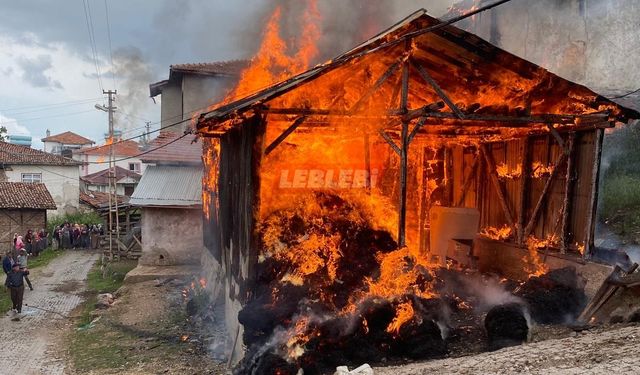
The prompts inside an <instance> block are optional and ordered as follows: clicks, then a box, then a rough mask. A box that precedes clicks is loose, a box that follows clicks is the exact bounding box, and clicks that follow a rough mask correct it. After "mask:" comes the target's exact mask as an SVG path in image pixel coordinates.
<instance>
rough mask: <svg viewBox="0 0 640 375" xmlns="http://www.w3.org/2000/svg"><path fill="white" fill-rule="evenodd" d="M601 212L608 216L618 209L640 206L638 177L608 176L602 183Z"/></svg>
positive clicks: (623, 209) (639, 181)
mask: <svg viewBox="0 0 640 375" xmlns="http://www.w3.org/2000/svg"><path fill="white" fill-rule="evenodd" d="M602 185H603V186H602V214H603V215H604V217H606V218H610V217H612V216H614V215H616V213H618V212H620V211H625V210H628V209H630V208H634V207H635V208H640V177H638V176H625V175H617V176H615V175H614V176H609V177H608V178H607V179H606V180H605V181H604V182H603V184H602Z"/></svg>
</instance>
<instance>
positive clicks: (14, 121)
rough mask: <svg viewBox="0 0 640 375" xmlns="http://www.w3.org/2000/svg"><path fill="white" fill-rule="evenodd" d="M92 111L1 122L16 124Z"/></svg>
mask: <svg viewBox="0 0 640 375" xmlns="http://www.w3.org/2000/svg"><path fill="white" fill-rule="evenodd" d="M90 112H93V111H92V110H88V111H78V112H69V113H60V114H57V115H49V116H43V117H32V118H26V119H21V120H10V121H0V124H14V123H18V122H28V121H35V120H44V119H50V118H55V117H66V116H75V115H79V114H82V113H90Z"/></svg>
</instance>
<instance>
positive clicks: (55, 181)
mask: <svg viewBox="0 0 640 375" xmlns="http://www.w3.org/2000/svg"><path fill="white" fill-rule="evenodd" d="M79 165H80V163H79V162H77V161H75V160H72V159H69V158H65V157H63V156H60V155H54V154H50V153H48V152H44V151H40V150H35V149H32V148H30V147H26V146H20V145H14V144H10V143H6V142H0V181H4V182H22V183H42V184H44V185H45V186H46V188H47V190H48V191H49V193H50V194H51V197H53V200H54V202H55V206H56V208H47V209H48V210H49V214H50V215H51V214H55V215H60V214H65V213H72V212H75V211H77V209H78V207H79V204H80V203H79V194H80V181H79V177H80V176H79V168H78V166H79Z"/></svg>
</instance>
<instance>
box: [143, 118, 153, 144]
mask: <svg viewBox="0 0 640 375" xmlns="http://www.w3.org/2000/svg"><path fill="white" fill-rule="evenodd" d="M146 124H147V125H145V126H144V138H143V139H144V145H145V146H148V145H149V131H150V130H151V121H147V122H146Z"/></svg>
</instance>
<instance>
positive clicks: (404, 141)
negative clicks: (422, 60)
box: [398, 61, 409, 247]
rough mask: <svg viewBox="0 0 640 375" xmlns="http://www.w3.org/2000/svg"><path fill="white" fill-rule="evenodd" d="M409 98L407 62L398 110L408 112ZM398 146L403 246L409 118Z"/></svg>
mask: <svg viewBox="0 0 640 375" xmlns="http://www.w3.org/2000/svg"><path fill="white" fill-rule="evenodd" d="M408 98H409V65H408V62H406V61H405V63H404V64H403V66H402V97H401V102H400V110H401V111H402V112H404V113H407V112H408V108H407V104H408ZM400 142H401V146H400V207H399V208H398V209H399V214H398V246H399V247H405V246H406V244H407V240H406V222H407V159H408V157H407V156H408V155H407V154H408V152H409V120H406V119H402V132H401V139H400Z"/></svg>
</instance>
